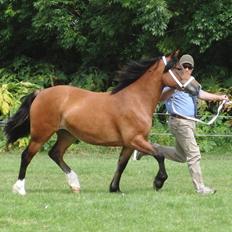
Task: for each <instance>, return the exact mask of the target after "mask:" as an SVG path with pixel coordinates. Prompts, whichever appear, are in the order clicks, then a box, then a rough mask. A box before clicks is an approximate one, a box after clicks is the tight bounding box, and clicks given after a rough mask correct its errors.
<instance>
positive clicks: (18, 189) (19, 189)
mask: <svg viewBox="0 0 232 232" xmlns="http://www.w3.org/2000/svg"><path fill="white" fill-rule="evenodd" d="M12 192H13V193H18V194H20V195H22V196H24V195H26V191H25V179H23V180H17V181H16V183H15V184H14V185H13V187H12Z"/></svg>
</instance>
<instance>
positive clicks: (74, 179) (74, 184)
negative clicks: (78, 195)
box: [66, 170, 80, 192]
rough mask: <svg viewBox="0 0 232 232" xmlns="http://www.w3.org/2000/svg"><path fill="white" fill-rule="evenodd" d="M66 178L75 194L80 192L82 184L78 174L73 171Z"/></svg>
mask: <svg viewBox="0 0 232 232" xmlns="http://www.w3.org/2000/svg"><path fill="white" fill-rule="evenodd" d="M66 176H67V181H68V185H69V186H70V187H71V189H72V190H73V191H74V192H80V182H79V179H78V176H77V174H76V173H75V172H74V171H73V170H71V172H70V173H68V174H66Z"/></svg>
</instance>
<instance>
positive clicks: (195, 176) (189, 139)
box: [155, 116, 204, 190]
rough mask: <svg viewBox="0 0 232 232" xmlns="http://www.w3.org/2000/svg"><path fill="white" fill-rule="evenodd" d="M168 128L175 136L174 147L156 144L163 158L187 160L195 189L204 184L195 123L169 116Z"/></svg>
mask: <svg viewBox="0 0 232 232" xmlns="http://www.w3.org/2000/svg"><path fill="white" fill-rule="evenodd" d="M168 123H169V128H170V131H171V133H172V134H173V135H174V136H175V139H176V147H168V146H162V145H158V144H157V145H155V146H157V148H158V150H159V151H161V152H162V153H163V154H164V156H165V158H167V159H169V160H174V161H177V162H187V164H188V168H189V172H190V175H191V177H192V182H193V185H194V187H195V189H196V190H197V189H199V188H201V187H202V186H204V183H203V177H202V173H201V167H200V159H201V153H200V149H199V146H198V145H197V142H196V139H195V135H194V133H195V129H196V123H195V122H194V121H191V120H186V119H180V118H175V117H172V116H170V117H169V122H168Z"/></svg>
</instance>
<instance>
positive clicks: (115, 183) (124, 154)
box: [110, 147, 134, 192]
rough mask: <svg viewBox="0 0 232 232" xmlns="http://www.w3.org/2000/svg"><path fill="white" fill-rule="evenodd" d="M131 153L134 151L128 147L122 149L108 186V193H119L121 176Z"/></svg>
mask: <svg viewBox="0 0 232 232" xmlns="http://www.w3.org/2000/svg"><path fill="white" fill-rule="evenodd" d="M133 151H134V149H131V148H128V147H123V148H122V151H121V153H120V156H119V160H118V165H117V169H116V172H115V174H114V177H113V180H112V181H111V184H110V192H121V191H120V188H119V183H120V179H121V175H122V173H123V171H124V169H125V168H126V165H127V163H128V160H129V159H130V157H131V155H132V152H133Z"/></svg>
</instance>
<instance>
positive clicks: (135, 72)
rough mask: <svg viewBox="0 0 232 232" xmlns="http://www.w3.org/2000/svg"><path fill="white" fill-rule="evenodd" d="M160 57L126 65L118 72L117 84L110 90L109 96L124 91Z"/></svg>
mask: <svg viewBox="0 0 232 232" xmlns="http://www.w3.org/2000/svg"><path fill="white" fill-rule="evenodd" d="M159 59H160V57H156V58H151V59H146V60H141V61H139V62H138V61H131V62H130V63H129V64H128V65H126V66H125V67H124V68H123V69H122V70H121V71H119V72H118V73H119V76H118V78H117V79H118V80H119V84H118V85H117V86H116V87H115V88H114V89H113V90H112V92H111V94H115V93H117V92H119V91H120V90H122V89H124V88H125V87H127V86H128V85H130V84H131V83H133V82H135V81H136V80H137V79H139V78H140V77H141V76H142V75H143V74H144V73H145V72H146V71H147V69H148V68H149V67H151V66H152V65H153V64H154V63H155V62H156V61H158V60H159Z"/></svg>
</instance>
